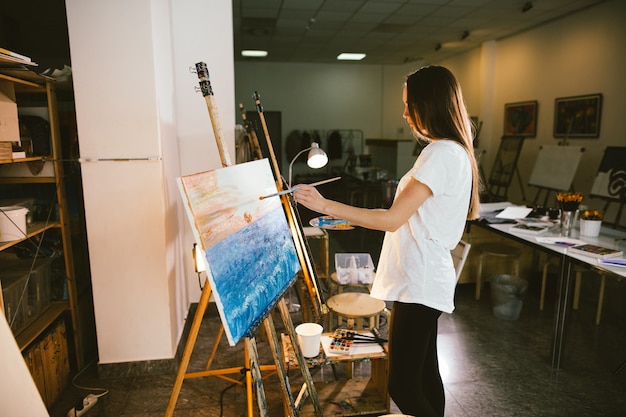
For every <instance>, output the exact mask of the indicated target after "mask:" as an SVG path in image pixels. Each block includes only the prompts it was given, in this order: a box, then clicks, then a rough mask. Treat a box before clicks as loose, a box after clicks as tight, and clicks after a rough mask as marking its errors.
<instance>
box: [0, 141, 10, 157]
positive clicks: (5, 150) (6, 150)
mask: <svg viewBox="0 0 626 417" xmlns="http://www.w3.org/2000/svg"><path fill="white" fill-rule="evenodd" d="M11 158H13V145H12V144H11V142H0V160H2V159H6V160H8V159H11Z"/></svg>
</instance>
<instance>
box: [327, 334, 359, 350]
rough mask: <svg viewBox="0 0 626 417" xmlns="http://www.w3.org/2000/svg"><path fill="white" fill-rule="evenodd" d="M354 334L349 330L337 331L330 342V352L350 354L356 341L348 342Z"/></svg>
mask: <svg viewBox="0 0 626 417" xmlns="http://www.w3.org/2000/svg"><path fill="white" fill-rule="evenodd" d="M353 334H354V332H351V331H349V330H347V329H337V330H335V333H333V337H332V339H331V341H330V351H331V352H334V353H350V347H352V345H353V344H354V340H347V339H348V338H349V337H350V336H351V335H353Z"/></svg>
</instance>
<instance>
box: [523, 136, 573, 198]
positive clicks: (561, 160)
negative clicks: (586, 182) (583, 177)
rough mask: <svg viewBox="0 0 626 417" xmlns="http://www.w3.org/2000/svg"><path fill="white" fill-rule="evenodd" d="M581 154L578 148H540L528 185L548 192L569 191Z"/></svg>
mask: <svg viewBox="0 0 626 417" xmlns="http://www.w3.org/2000/svg"><path fill="white" fill-rule="evenodd" d="M582 153H583V148H582V147H580V146H556V145H554V146H542V147H541V149H539V155H537V160H536V161H535V166H534V167H533V171H532V173H531V174H530V179H529V180H528V183H529V184H530V185H534V186H536V187H539V188H546V189H550V190H557V191H559V190H560V191H566V190H569V189H570V187H571V186H572V181H573V180H574V175H575V174H576V170H577V169H578V164H579V163H580V158H581V156H582Z"/></svg>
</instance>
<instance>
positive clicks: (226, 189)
mask: <svg viewBox="0 0 626 417" xmlns="http://www.w3.org/2000/svg"><path fill="white" fill-rule="evenodd" d="M179 186H180V190H181V194H182V197H183V200H184V202H185V204H186V208H187V214H188V217H189V220H190V222H191V225H192V228H193V230H194V233H195V235H196V241H197V243H198V245H200V247H201V248H202V250H203V252H204V254H205V260H206V264H207V274H208V278H209V283H210V285H211V289H212V291H213V295H214V298H215V301H216V304H217V308H218V311H219V313H220V316H221V319H222V324H223V325H224V330H225V332H226V335H227V337H228V342H229V344H230V345H231V346H234V345H236V344H237V342H238V341H239V340H240V339H241V338H242V337H246V336H248V335H251V332H253V331H254V330H255V329H256V328H257V327H258V325H259V324H260V322H261V321H262V320H263V319H264V318H265V317H266V316H267V314H268V313H269V312H270V310H271V309H272V308H273V307H274V306H275V305H276V303H277V302H278V301H279V300H280V298H281V297H282V295H283V294H284V293H285V291H287V289H288V288H289V286H290V285H291V284H292V283H293V281H294V280H295V278H296V274H297V272H298V271H299V270H300V263H299V261H298V257H297V254H296V249H295V246H294V242H293V238H292V234H291V232H290V229H289V224H288V223H287V218H286V216H285V212H284V210H283V206H282V204H281V201H280V198H279V197H271V198H264V199H260V198H259V197H261V196H266V195H269V194H272V193H275V192H276V191H277V189H276V184H275V182H274V177H273V175H272V171H271V168H270V165H269V162H268V160H267V159H262V160H257V161H252V162H246V163H243V164H237V165H233V166H229V167H226V168H220V169H217V170H213V171H206V172H201V173H198V174H194V175H188V176H184V177H181V178H180V179H179Z"/></svg>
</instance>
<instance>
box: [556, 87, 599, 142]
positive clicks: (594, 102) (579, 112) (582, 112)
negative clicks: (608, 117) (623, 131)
mask: <svg viewBox="0 0 626 417" xmlns="http://www.w3.org/2000/svg"><path fill="white" fill-rule="evenodd" d="M601 116H602V94H590V95H586V96H575V97H563V98H557V99H556V100H555V102H554V137H555V138H572V139H574V138H597V137H598V136H600V117H601Z"/></svg>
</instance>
